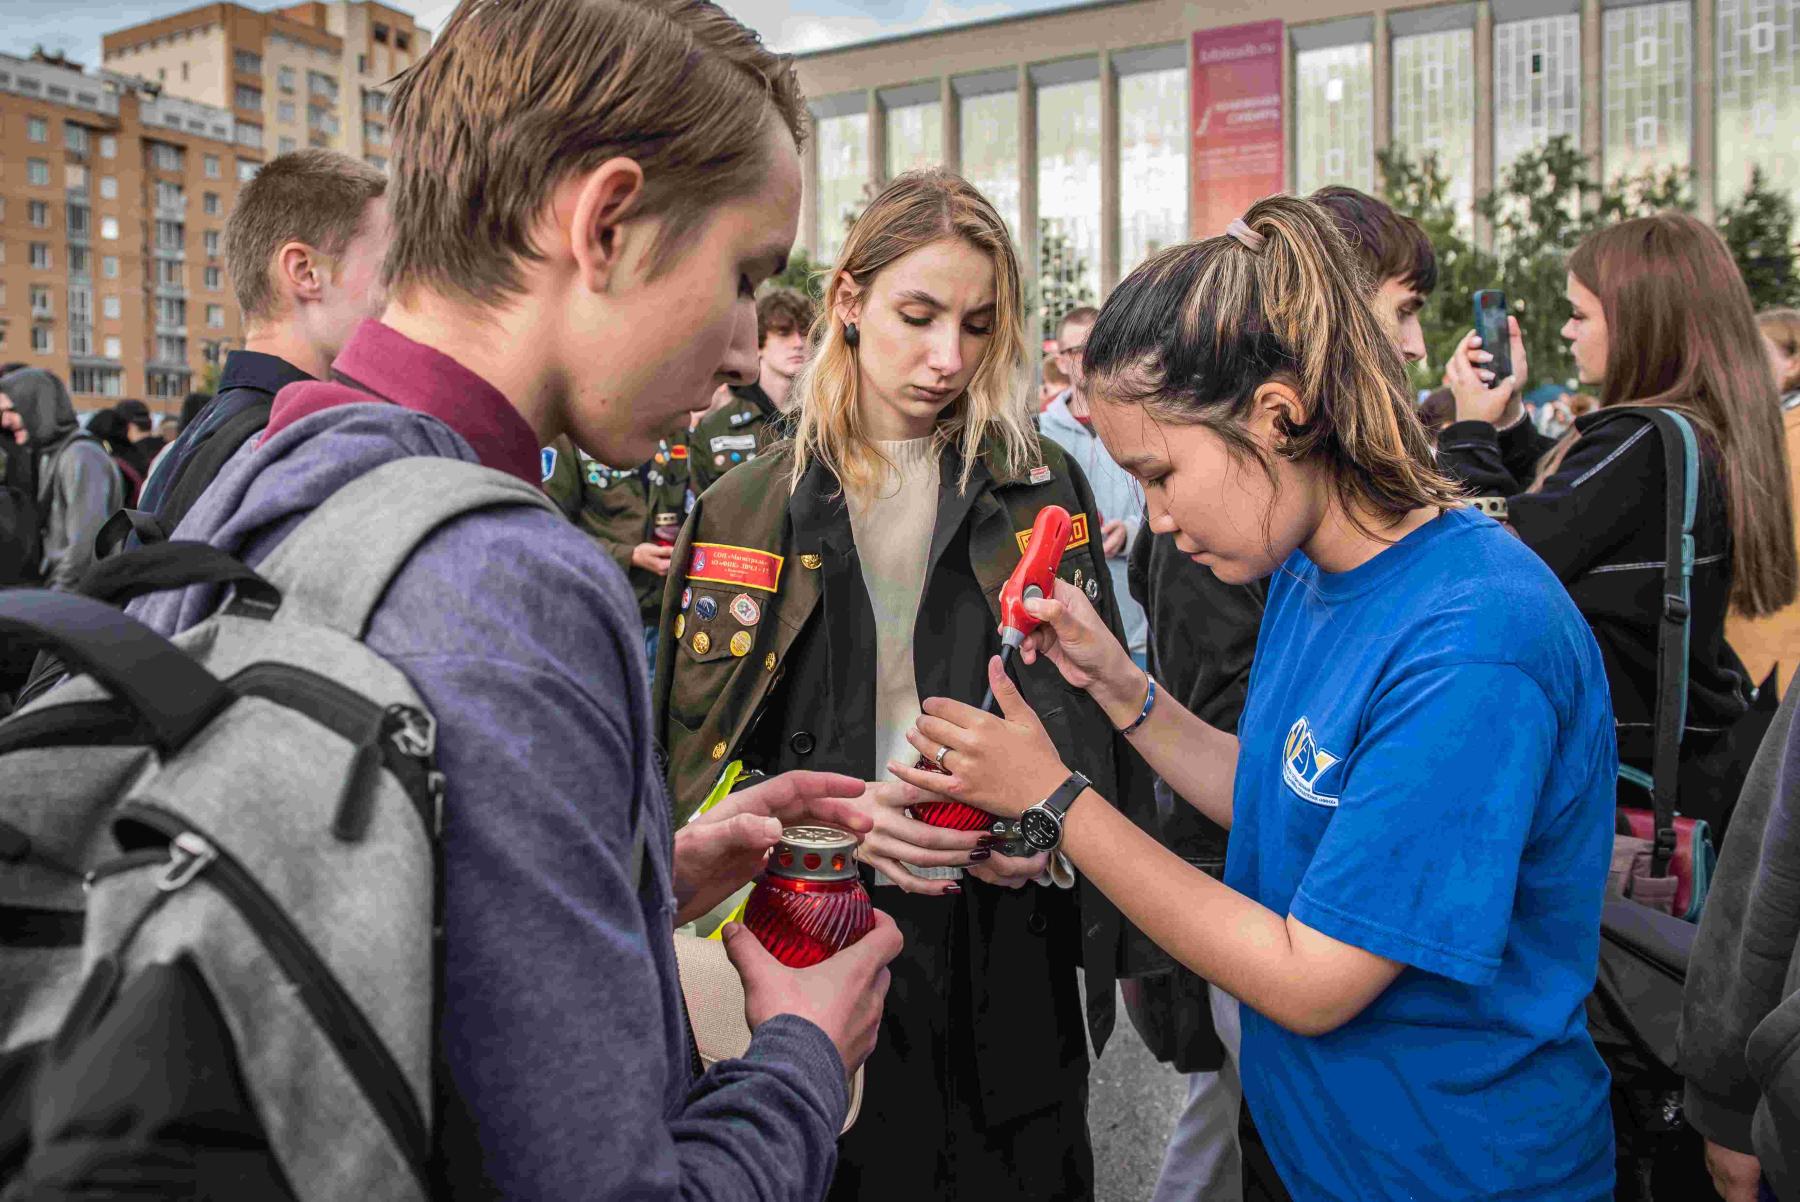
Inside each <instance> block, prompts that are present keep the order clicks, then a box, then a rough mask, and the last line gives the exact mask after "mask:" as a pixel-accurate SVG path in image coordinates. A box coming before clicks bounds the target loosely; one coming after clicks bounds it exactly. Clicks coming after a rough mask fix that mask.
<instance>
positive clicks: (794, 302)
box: [756, 288, 813, 349]
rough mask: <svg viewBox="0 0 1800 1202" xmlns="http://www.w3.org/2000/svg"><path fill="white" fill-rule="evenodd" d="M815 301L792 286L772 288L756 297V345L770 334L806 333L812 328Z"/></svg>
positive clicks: (765, 340)
mask: <svg viewBox="0 0 1800 1202" xmlns="http://www.w3.org/2000/svg"><path fill="white" fill-rule="evenodd" d="M812 323H813V303H812V302H811V301H809V300H807V299H806V297H804V296H802V295H801V294H800V293H798V292H795V291H794V290H793V289H792V288H771V289H769V290H768V291H767V292H765V293H763V294H762V295H761V296H759V297H757V298H756V345H757V348H758V349H761V347H762V344H763V343H765V342H767V341H768V339H769V335H770V334H792V333H794V332H795V331H799V332H800V333H802V334H804V333H806V332H807V331H808V330H810V329H812Z"/></svg>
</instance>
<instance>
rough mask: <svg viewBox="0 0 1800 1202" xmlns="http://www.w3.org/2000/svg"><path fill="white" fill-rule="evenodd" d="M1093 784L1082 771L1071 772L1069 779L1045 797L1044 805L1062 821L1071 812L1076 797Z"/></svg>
mask: <svg viewBox="0 0 1800 1202" xmlns="http://www.w3.org/2000/svg"><path fill="white" fill-rule="evenodd" d="M1093 784H1094V782H1093V781H1091V780H1089V779H1088V778H1087V777H1085V776H1083V775H1082V774H1081V773H1079V772H1071V773H1069V779H1068V780H1066V781H1064V782H1063V783H1062V784H1060V785H1058V786H1056V792H1054V793H1052V794H1050V796H1048V797H1046V798H1044V801H1043V806H1044V808H1045V809H1047V810H1049V811H1050V812H1051V813H1053V814H1055V815H1056V818H1057V821H1059V822H1060V821H1061V820H1062V819H1063V816H1064V815H1066V814H1067V813H1068V812H1069V807H1070V806H1072V805H1074V804H1075V799H1076V798H1077V797H1080V796H1081V795H1082V793H1083V792H1085V791H1086V790H1088V789H1090V788H1092V787H1093Z"/></svg>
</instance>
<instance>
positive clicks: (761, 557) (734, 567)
mask: <svg viewBox="0 0 1800 1202" xmlns="http://www.w3.org/2000/svg"><path fill="white" fill-rule="evenodd" d="M781 562H782V561H781V556H779V555H775V554H772V553H771V552H768V551H758V550H756V549H755V548H753V547H732V546H727V545H726V544H724V543H695V544H694V554H693V557H692V558H690V559H689V560H688V579H689V580H699V581H703V582H707V583H711V584H738V585H742V586H743V587H745V588H755V589H761V590H762V591H763V592H765V593H772V592H774V591H776V587H777V586H778V585H779V584H780V583H781Z"/></svg>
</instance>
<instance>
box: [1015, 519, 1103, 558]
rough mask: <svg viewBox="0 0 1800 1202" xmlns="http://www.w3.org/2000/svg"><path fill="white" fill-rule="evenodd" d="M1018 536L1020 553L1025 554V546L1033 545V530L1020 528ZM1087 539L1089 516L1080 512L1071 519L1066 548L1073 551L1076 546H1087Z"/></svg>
mask: <svg viewBox="0 0 1800 1202" xmlns="http://www.w3.org/2000/svg"><path fill="white" fill-rule="evenodd" d="M1016 537H1017V538H1018V540H1019V554H1020V555H1023V554H1025V548H1026V547H1029V546H1030V545H1031V531H1029V530H1020V531H1018V533H1017V535H1016ZM1087 541H1088V516H1087V514H1085V513H1078V514H1076V515H1075V516H1074V517H1073V518H1071V519H1070V520H1069V545H1068V546H1067V547H1066V548H1064V549H1065V550H1069V551H1073V550H1074V549H1075V548H1076V547H1085V546H1087Z"/></svg>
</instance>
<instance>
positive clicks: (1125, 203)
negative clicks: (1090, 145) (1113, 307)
mask: <svg viewBox="0 0 1800 1202" xmlns="http://www.w3.org/2000/svg"><path fill="white" fill-rule="evenodd" d="M1169 50H1170V51H1172V52H1173V55H1172V58H1173V60H1174V61H1173V62H1171V63H1169V64H1168V65H1166V66H1165V65H1162V62H1163V57H1162V56H1158V57H1157V59H1155V60H1150V55H1149V53H1148V52H1146V54H1145V58H1146V60H1147V61H1146V64H1145V65H1146V67H1147V68H1149V69H1146V70H1142V71H1133V72H1131V73H1130V74H1125V73H1123V72H1121V74H1120V75H1119V105H1118V110H1119V272H1120V274H1121V275H1123V274H1124V273H1126V272H1129V271H1130V270H1131V269H1132V268H1134V267H1136V266H1137V265H1138V264H1139V263H1142V262H1143V261H1144V260H1145V259H1147V258H1149V257H1150V256H1151V255H1153V254H1155V253H1156V252H1157V251H1159V250H1161V249H1162V248H1163V247H1165V246H1173V245H1175V244H1176V243H1177V242H1183V241H1186V240H1187V222H1188V214H1187V193H1188V167H1187V162H1188V160H1187V142H1188V74H1187V64H1186V57H1187V48H1186V47H1184V46H1174V47H1170V48H1169ZM1130 62H1131V60H1130V59H1129V58H1127V57H1126V56H1124V55H1115V56H1114V63H1115V65H1129V64H1130Z"/></svg>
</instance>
